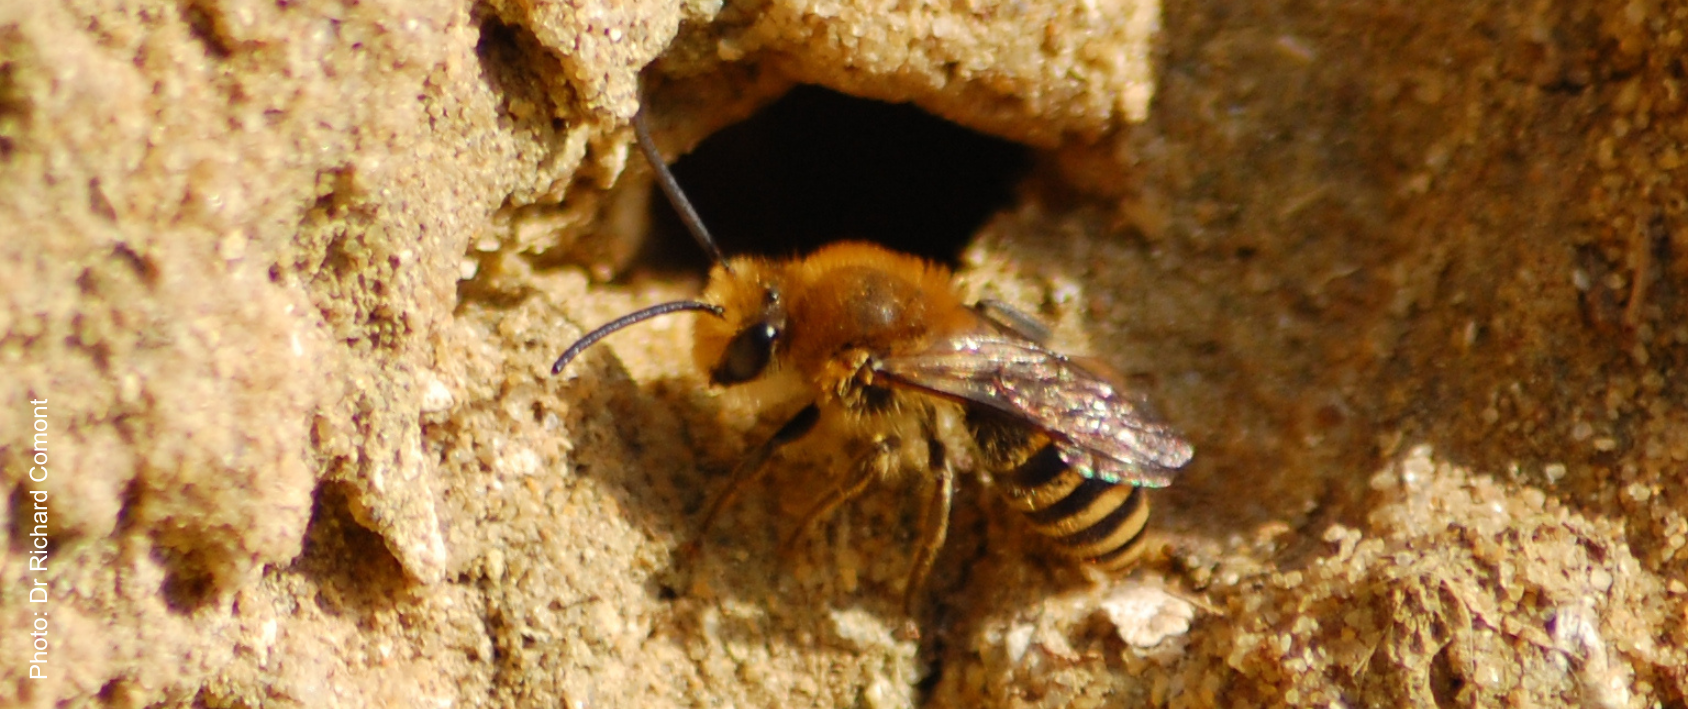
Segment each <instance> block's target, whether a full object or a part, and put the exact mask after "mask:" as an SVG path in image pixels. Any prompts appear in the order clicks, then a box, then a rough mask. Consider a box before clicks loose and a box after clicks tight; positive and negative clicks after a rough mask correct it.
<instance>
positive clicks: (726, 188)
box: [639, 86, 1031, 270]
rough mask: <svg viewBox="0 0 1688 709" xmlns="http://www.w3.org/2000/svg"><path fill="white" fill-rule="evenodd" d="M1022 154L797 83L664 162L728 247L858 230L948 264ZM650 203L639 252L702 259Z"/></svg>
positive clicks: (939, 123) (788, 248) (683, 264)
mask: <svg viewBox="0 0 1688 709" xmlns="http://www.w3.org/2000/svg"><path fill="white" fill-rule="evenodd" d="M1030 165H1031V154H1030V151H1028V150H1027V149H1026V148H1025V147H1023V146H1021V145H1018V144H1016V143H1011V142H1009V141H1006V140H1002V139H1000V138H994V137H990V136H986V135H982V134H979V133H975V132H973V131H970V130H967V129H965V128H962V127H960V126H957V125H955V124H953V123H949V122H947V121H944V120H941V119H939V118H936V117H934V116H932V115H930V114H928V113H926V112H924V111H922V110H920V109H918V108H916V107H914V106H911V105H894V104H887V103H880V102H877V101H868V100H864V99H858V98H852V97H849V96H845V95H843V94H840V93H837V92H833V91H829V90H826V89H822V88H818V87H814V86H799V87H797V88H795V89H793V90H791V91H790V92H789V93H787V94H786V95H785V96H784V97H782V98H781V99H780V100H778V101H776V102H774V103H773V104H771V105H769V106H768V107H767V108H764V109H763V110H762V111H760V112H758V113H757V114H756V115H754V116H752V117H751V118H749V119H748V120H745V121H742V122H740V123H737V124H734V125H732V126H729V127H727V128H725V129H723V130H721V131H719V132H717V133H716V134H714V135H712V136H710V137H709V138H708V139H707V140H705V141H703V143H702V144H701V145H699V146H698V148H697V149H696V150H694V151H692V152H691V153H690V154H688V155H686V156H684V157H682V158H680V159H679V161H678V162H676V163H675V164H674V166H673V169H674V174H675V176H676V177H677V178H678V179H679V181H680V185H681V188H682V189H684V190H685V191H686V194H687V195H689V196H690V197H691V199H692V202H693V203H694V205H695V206H696V207H697V210H698V212H699V214H701V215H702V217H703V220H704V223H705V224H707V225H708V227H709V230H710V232H711V233H712V234H713V235H714V237H715V239H716V240H717V241H718V242H720V246H721V249H722V251H723V252H724V253H726V254H727V255H729V256H732V255H737V254H746V253H754V254H763V255H767V256H788V255H792V254H802V253H808V252H810V251H813V250H814V249H816V248H817V247H819V246H822V245H824V244H827V243H830V242H834V241H839V240H842V239H862V240H867V241H875V242H878V243H881V244H884V245H886V246H888V247H890V248H893V249H896V250H898V251H905V252H909V253H914V254H918V255H921V256H925V257H928V258H932V259H935V260H938V261H942V262H945V263H949V264H954V263H955V261H956V258H957V256H958V255H959V254H960V252H961V249H962V248H963V247H964V246H965V245H966V244H967V241H968V239H969V238H970V237H971V236H972V235H973V232H974V231H976V230H977V229H978V228H979V226H980V225H981V224H983V223H984V221H985V220H986V219H987V218H989V217H990V215H991V214H992V213H993V212H995V211H997V210H999V209H1001V208H1003V207H1004V206H1006V205H1007V204H1008V203H1009V202H1010V200H1011V199H1012V197H1013V195H1014V187H1015V185H1016V184H1018V182H1019V181H1020V179H1021V178H1022V177H1024V176H1025V174H1026V173H1027V171H1028V169H1029V168H1030ZM652 189H653V190H654V189H655V188H654V187H653V188H652ZM651 204H652V205H653V210H654V211H655V213H654V215H653V219H652V233H651V236H650V239H649V240H648V241H647V244H646V247H645V249H644V251H643V252H642V253H641V257H640V259H639V261H640V262H641V263H643V264H646V265H648V266H651V267H655V268H658V269H668V268H692V267H695V268H698V269H700V270H701V269H702V268H704V267H705V265H706V264H707V263H708V259H707V257H705V256H704V254H703V252H702V251H701V250H700V249H699V248H698V247H697V246H696V245H695V244H694V243H693V242H692V239H691V237H690V236H689V235H688V234H687V233H686V231H685V228H684V227H683V226H682V225H681V223H680V220H679V218H678V217H677V216H676V215H675V214H674V211H673V209H672V208H670V207H669V205H668V202H667V200H665V199H664V198H663V197H662V195H661V194H653V195H652V197H651Z"/></svg>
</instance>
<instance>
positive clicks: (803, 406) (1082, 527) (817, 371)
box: [551, 113, 1191, 615]
mask: <svg viewBox="0 0 1688 709" xmlns="http://www.w3.org/2000/svg"><path fill="white" fill-rule="evenodd" d="M633 128H634V134H635V136H636V139H637V141H638V143H639V147H640V149H641V150H642V151H643V152H644V154H645V157H646V158H647V159H648V160H649V161H650V163H651V165H652V167H653V168H654V170H655V172H656V178H657V181H658V185H659V186H661V188H662V190H663V192H665V193H666V194H667V195H668V198H669V200H670V201H671V202H672V203H673V204H674V207H675V211H677V212H678V213H679V214H680V215H681V220H682V221H683V222H684V223H685V224H686V225H687V227H688V228H689V229H690V230H691V232H692V235H693V236H694V237H695V238H696V239H697V241H698V243H699V244H700V245H702V246H703V249H704V251H706V252H707V253H708V254H709V255H710V257H711V258H712V259H713V261H714V267H713V268H712V270H711V271H710V274H709V282H708V285H707V287H706V288H705V290H704V293H703V296H702V297H701V298H699V299H697V300H682V301H677V302H672V303H663V304H661V305H656V306H652V307H649V308H645V309H643V310H640V311H638V312H635V313H631V314H629V315H626V316H624V317H621V318H618V319H616V320H615V321H613V322H610V323H609V324H607V325H604V326H603V327H600V328H598V329H596V330H593V331H592V332H589V333H587V334H586V335H585V336H584V337H581V338H580V340H579V341H577V342H575V343H574V344H573V345H571V346H570V347H569V348H568V349H567V350H566V351H564V352H563V354H562V356H561V357H558V358H557V362H556V364H555V365H553V366H552V367H551V372H552V373H553V374H556V373H559V372H561V371H562V370H563V368H564V367H565V366H567V365H568V363H569V362H570V361H571V360H573V359H574V358H575V357H576V356H578V355H579V354H580V353H581V352H582V351H584V350H585V349H586V348H588V347H591V346H592V345H593V344H594V343H596V342H598V341H599V340H601V339H603V338H604V337H605V336H607V335H609V334H611V333H613V332H615V331H617V330H620V329H622V328H624V327H627V326H629V325H633V324H635V323H638V322H641V321H644V320H647V319H650V318H654V317H657V316H660V315H667V314H669V313H675V312H682V311H701V312H703V313H706V314H708V315H709V317H706V318H703V319H701V320H700V321H699V322H698V324H697V327H696V330H695V332H694V342H693V346H692V356H693V358H694V360H695V361H696V364H697V366H698V368H699V369H701V370H702V371H705V372H708V374H709V380H710V382H711V383H712V384H714V385H716V386H721V387H734V386H740V385H745V384H749V383H752V382H773V383H774V384H773V388H774V389H776V390H777V391H778V392H779V393H777V394H775V396H777V397H784V399H783V400H784V401H787V402H788V405H789V406H790V407H791V410H796V411H797V413H796V415H794V416H792V417H791V418H790V419H789V420H787V421H786V422H785V423H784V425H782V426H781V427H780V428H779V429H778V430H777V431H776V432H775V433H774V434H773V435H772V436H771V437H770V438H768V439H767V440H766V441H764V442H763V443H761V444H760V445H758V446H756V447H755V448H754V449H752V450H751V451H750V453H749V454H748V455H747V456H746V458H745V459H744V461H743V462H742V463H741V464H740V465H739V466H738V468H737V470H736V471H735V472H734V475H733V477H732V480H731V482H730V484H729V485H728V486H727V488H726V490H725V491H723V492H722V493H721V494H720V495H719V496H717V497H716V498H715V500H714V502H713V503H712V504H711V505H710V506H709V508H708V510H707V511H706V512H705V513H704V517H703V521H702V525H701V529H700V530H699V532H698V534H699V538H700V539H701V537H702V535H703V533H704V532H706V531H707V530H708V529H709V527H710V525H711V523H713V521H714V520H715V517H716V515H717V514H719V513H720V512H721V510H722V509H724V508H725V507H726V506H727V505H728V504H730V503H731V502H732V501H733V500H734V499H735V498H737V497H738V496H739V494H740V493H742V492H743V491H744V490H745V489H746V488H747V487H748V486H750V485H751V484H753V483H755V482H756V481H758V480H760V479H762V478H763V477H764V476H765V475H766V474H767V472H768V468H769V467H770V466H768V465H766V463H767V462H768V459H769V458H770V457H771V456H772V455H774V453H775V452H776V451H778V450H780V449H781V448H783V447H784V446H787V445H789V444H791V443H793V442H796V441H799V440H802V439H804V438H805V437H806V436H807V435H809V434H810V433H812V432H815V431H827V432H829V433H832V434H841V435H842V436H844V437H848V438H850V439H853V441H851V443H852V444H853V445H857V446H859V448H860V450H861V453H860V454H859V455H857V456H856V458H855V460H854V462H853V465H852V468H851V469H850V470H849V471H847V473H846V474H844V475H843V476H841V477H839V478H837V479H835V480H833V481H831V482H830V484H831V487H830V489H828V490H827V492H825V494H823V495H821V496H820V498H819V500H818V501H817V502H815V504H814V507H813V509H811V510H810V511H809V513H808V514H806V515H804V517H803V519H804V524H803V525H802V526H801V527H800V528H799V529H798V530H797V531H796V533H795V534H793V536H792V537H790V538H789V539H788V542H787V543H788V544H789V543H790V541H792V540H795V539H797V538H798V537H800V536H801V535H802V534H804V533H805V532H807V531H808V530H809V529H811V528H812V527H814V526H815V525H816V524H817V523H818V522H819V521H821V520H823V519H825V518H827V516H828V515H829V514H830V513H831V512H833V511H834V510H835V509H837V508H838V506H839V505H841V504H843V503H845V502H846V501H849V500H850V499H852V498H854V497H856V496H857V495H859V494H861V493H862V492H863V491H864V490H866V489H867V488H868V486H870V485H871V484H873V482H874V481H876V480H880V479H882V478H885V477H887V476H890V475H892V474H894V473H896V472H898V471H899V470H904V469H910V468H913V469H916V470H923V471H924V472H925V473H926V478H925V483H926V484H925V486H924V487H925V489H926V493H925V494H926V498H925V507H924V511H923V514H922V518H921V536H920V546H919V548H918V549H917V550H916V553H915V557H914V563H913V567H912V569H911V570H910V571H909V574H908V580H907V584H906V585H905V587H904V597H903V608H904V610H905V612H908V613H909V614H910V615H912V611H913V609H914V603H915V600H916V596H917V593H918V591H919V589H920V588H921V585H922V584H923V582H924V580H925V577H926V575H927V573H928V572H929V571H930V570H931V568H932V563H933V560H934V558H935V556H936V554H937V552H938V550H939V549H940V548H941V547H942V546H943V544H944V538H945V536H946V535H947V534H948V530H949V516H950V505H951V502H952V500H953V498H954V493H955V485H956V472H957V468H958V467H960V466H959V465H958V464H957V463H958V461H972V465H971V466H970V467H972V468H974V469H975V470H977V471H979V472H983V473H987V474H989V476H990V477H991V478H992V479H993V481H994V483H995V487H996V488H997V489H998V490H1000V491H1001V492H1002V493H1003V495H1004V497H1006V499H1007V501H1008V503H1009V504H1010V505H1012V506H1013V507H1015V508H1017V509H1019V510H1020V511H1022V512H1024V513H1025V515H1026V517H1027V518H1028V519H1029V520H1030V522H1031V524H1032V526H1033V527H1034V528H1035V529H1036V530H1037V531H1038V532H1040V533H1042V534H1043V535H1046V536H1048V537H1049V538H1050V539H1052V540H1053V542H1054V544H1053V545H1054V546H1055V547H1056V548H1058V549H1060V550H1061V552H1062V553H1064V554H1065V555H1066V556H1068V557H1071V558H1072V559H1075V560H1077V561H1079V562H1081V563H1084V564H1087V565H1090V566H1094V567H1099V568H1101V569H1103V570H1108V571H1114V570H1119V569H1123V568H1125V567H1127V566H1129V565H1130V564H1131V563H1132V561H1134V560H1135V559H1136V557H1137V556H1138V555H1139V554H1140V553H1141V551H1142V542H1143V530H1144V526H1145V525H1146V524H1147V522H1148V516H1149V502H1148V499H1147V498H1146V497H1145V495H1144V492H1143V489H1144V488H1154V487H1163V486H1165V485H1167V484H1169V483H1171V482H1172V479H1173V475H1174V472H1175V471H1176V470H1177V469H1178V468H1180V467H1182V466H1183V465H1184V464H1185V463H1187V462H1188V461H1189V460H1190V456H1191V448H1190V444H1189V443H1187V442H1185V441H1184V439H1183V438H1181V437H1180V436H1179V434H1178V433H1177V432H1175V431H1174V430H1172V428H1171V427H1169V426H1167V425H1166V424H1165V423H1162V422H1160V421H1158V420H1156V419H1155V418H1154V417H1153V416H1152V415H1150V414H1149V413H1147V412H1146V411H1145V410H1144V404H1143V402H1142V400H1141V399H1140V398H1139V397H1137V396H1135V395H1134V394H1132V393H1131V392H1129V391H1127V390H1126V389H1125V388H1124V387H1122V386H1121V385H1120V383H1119V382H1118V380H1117V377H1116V376H1115V375H1113V374H1111V373H1110V372H1109V370H1107V369H1106V368H1105V367H1102V366H1100V365H1098V364H1095V363H1092V362H1089V361H1085V360H1080V359H1075V358H1072V357H1068V356H1066V355H1063V354H1060V353H1058V352H1054V351H1052V350H1051V349H1049V348H1048V340H1049V331H1048V330H1047V329H1046V328H1045V327H1044V326H1043V325H1042V324H1040V323H1038V322H1037V321H1036V320H1035V319H1033V318H1031V317H1030V316H1027V315H1025V314H1023V313H1020V312H1019V311H1016V310H1014V309H1012V308H1010V307H1008V306H1006V305H1005V304H1002V303H999V302H996V301H989V300H986V301H981V302H979V303H976V304H972V305H967V304H965V303H964V302H963V300H962V296H961V295H960V293H959V292H958V289H957V286H956V284H955V282H954V279H953V278H952V275H951V273H950V271H949V269H947V268H945V267H943V266H940V265H938V264H934V263H931V262H928V261H926V260H924V259H921V258H918V257H915V256H910V255H907V254H901V253H897V252H894V251H890V250H888V249H885V248H883V247H880V246H878V245H875V244H869V243H861V242H842V243H836V244H832V245H829V246H826V247H824V248H822V249H820V250H818V251H816V252H814V253H812V254H809V255H808V256H805V257H801V258H790V259H767V258H758V257H751V256H737V257H733V258H725V257H723V256H722V254H721V251H720V249H719V248H718V247H716V245H715V242H714V240H713V239H711V238H710V236H709V233H708V230H707V229H705V228H704V226H703V223H702V221H701V220H700V219H699V218H698V216H697V213H696V211H694V210H693V209H692V207H691V205H690V203H689V202H688V201H687V200H686V198H685V196H684V195H683V194H682V193H681V192H680V189H679V185H678V183H677V182H676V181H675V180H674V177H673V175H672V174H671V173H670V172H669V171H668V168H667V166H666V165H665V164H664V162H663V160H662V156H661V155H660V154H659V153H658V152H657V150H656V146H655V144H654V143H653V142H652V140H651V137H650V132H649V129H648V127H647V126H646V125H645V120H644V117H643V114H642V113H641V114H640V115H639V116H637V117H635V118H634V121H633Z"/></svg>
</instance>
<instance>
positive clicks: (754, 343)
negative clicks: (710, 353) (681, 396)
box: [709, 322, 780, 384]
mask: <svg viewBox="0 0 1688 709" xmlns="http://www.w3.org/2000/svg"><path fill="white" fill-rule="evenodd" d="M779 334H780V333H779V329H778V328H776V327H774V326H773V325H772V324H770V323H765V322H763V323H756V324H755V325H751V326H750V327H747V328H745V329H743V330H741V331H739V334H737V335H734V336H733V340H732V342H729V343H727V351H726V353H725V355H724V356H723V357H722V358H721V362H720V364H717V365H715V371H713V372H711V373H710V375H709V376H710V379H713V380H714V381H715V383H716V384H741V383H743V382H748V381H750V380H752V379H755V378H757V377H759V376H762V370H764V369H767V368H768V362H769V361H770V360H772V359H773V357H774V341H775V340H778V339H779Z"/></svg>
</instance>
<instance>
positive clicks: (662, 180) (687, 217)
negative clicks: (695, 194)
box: [633, 106, 733, 273]
mask: <svg viewBox="0 0 1688 709" xmlns="http://www.w3.org/2000/svg"><path fill="white" fill-rule="evenodd" d="M633 135H634V136H635V137H637V138H638V139H639V150H640V151H641V152H643V153H644V154H645V159H646V160H647V161H649V162H650V164H651V167H652V168H655V169H656V183H657V185H659V186H661V187H662V193H663V194H665V195H668V203H669V204H672V205H674V211H675V212H678V213H679V214H680V221H682V222H685V224H686V228H687V229H689V230H691V232H692V238H694V239H697V243H698V246H702V247H703V251H704V253H707V254H709V258H711V259H713V260H714V261H715V263H718V264H721V268H724V269H726V270H727V273H732V272H733V269H732V267H731V266H728V265H727V259H726V258H725V257H723V256H722V255H721V248H720V247H718V246H716V245H715V240H714V239H712V238H710V236H709V229H707V228H705V227H704V226H703V218H701V217H699V216H698V215H697V210H696V209H693V208H692V203H691V200H688V199H686V193H684V192H681V191H680V183H679V182H677V181H676V180H675V179H674V173H673V172H670V171H669V170H668V163H666V162H663V160H662V153H659V152H657V151H656V141H653V140H651V129H650V127H649V126H647V125H646V124H645V109H644V107H643V106H640V108H639V112H638V113H636V114H634V115H633Z"/></svg>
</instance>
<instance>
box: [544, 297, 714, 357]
mask: <svg viewBox="0 0 1688 709" xmlns="http://www.w3.org/2000/svg"><path fill="white" fill-rule="evenodd" d="M682 310H707V311H709V314H710V315H714V316H715V317H721V306H719V305H716V304H714V303H705V302H703V301H698V300H678V301H675V302H672V303H663V304H661V305H653V306H651V307H649V308H645V309H644V310H637V311H634V312H631V313H628V314H626V315H623V316H621V317H619V318H616V319H614V320H611V321H609V322H608V323H606V324H605V325H604V326H603V327H600V328H598V329H596V330H593V331H591V332H588V333H586V335H585V336H584V337H581V338H580V339H579V340H576V341H575V343H574V344H572V345H569V348H568V349H566V350H563V356H561V357H558V358H557V363H556V364H553V365H551V373H552V374H557V373H560V372H562V371H563V367H567V366H569V362H571V361H573V360H574V358H575V357H579V356H580V353H581V352H584V351H586V348H588V347H591V346H592V345H594V344H597V342H598V341H599V340H602V339H604V338H605V337H609V336H610V333H613V332H615V331H616V330H620V329H621V328H624V327H627V326H628V325H633V324H636V323H641V322H644V321H646V320H649V319H651V318H654V317H657V316H659V315H667V314H669V313H677V312H680V311H682Z"/></svg>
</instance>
